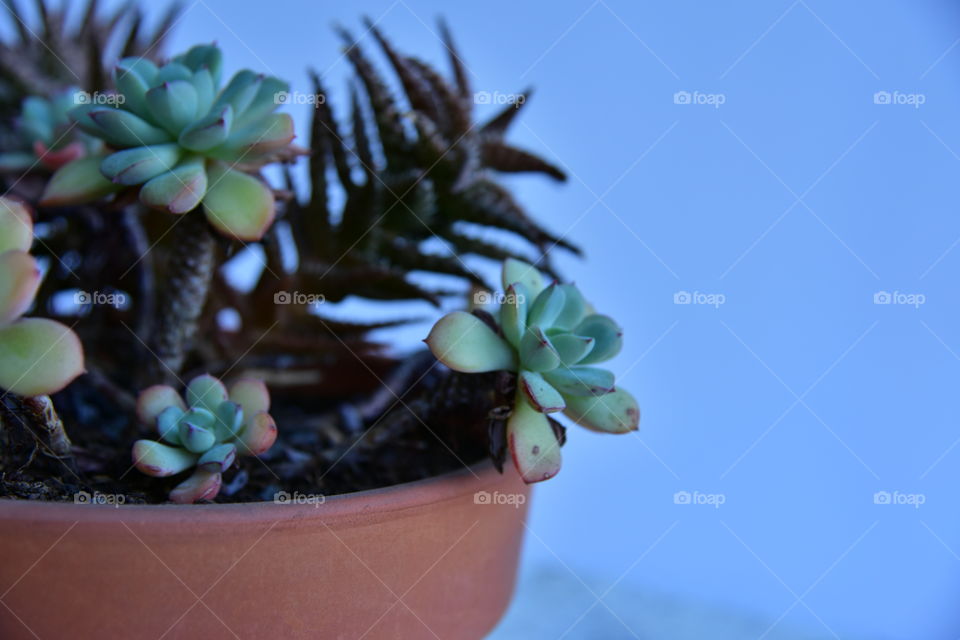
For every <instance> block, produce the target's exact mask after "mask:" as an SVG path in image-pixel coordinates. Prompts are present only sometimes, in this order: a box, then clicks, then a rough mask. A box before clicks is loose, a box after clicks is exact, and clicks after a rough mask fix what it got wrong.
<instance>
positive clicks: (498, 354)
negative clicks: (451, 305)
mask: <svg viewBox="0 0 960 640" xmlns="http://www.w3.org/2000/svg"><path fill="white" fill-rule="evenodd" d="M426 343H427V346H428V347H430V351H432V352H433V355H434V356H435V357H436V358H437V360H439V361H440V362H442V363H443V364H445V365H447V366H448V367H450V368H451V369H453V370H454V371H462V372H463V373H483V372H485V371H499V370H507V371H513V370H515V369H516V367H517V358H516V353H515V351H514V349H513V347H511V346H510V345H509V344H507V342H506V341H505V340H504V339H503V338H501V337H500V336H498V335H497V334H496V333H494V332H493V329H491V328H490V327H489V326H487V324H486V323H484V322H483V321H482V320H481V319H480V318H478V317H476V316H474V315H472V314H469V313H466V312H464V311H454V312H453V313H449V314H447V315H445V316H443V317H442V318H440V320H439V321H438V322H437V324H435V325H434V326H433V329H432V330H431V331H430V335H429V336H427V340H426Z"/></svg>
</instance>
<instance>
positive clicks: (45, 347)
mask: <svg viewBox="0 0 960 640" xmlns="http://www.w3.org/2000/svg"><path fill="white" fill-rule="evenodd" d="M32 243H33V216H32V215H31V214H30V211H29V210H27V208H26V207H25V206H24V205H22V204H21V203H19V202H16V201H15V200H11V199H9V198H5V197H0V390H3V391H4V392H9V393H15V394H17V395H20V396H27V397H32V396H42V395H48V394H51V393H55V392H57V391H60V390H61V389H63V388H64V387H65V386H67V385H68V384H70V383H71V382H73V380H74V379H75V378H76V377H77V376H79V375H80V374H81V373H83V370H84V364H83V347H82V346H81V344H80V339H79V338H78V337H77V335H76V334H75V333H74V332H73V331H71V330H70V328H69V327H66V326H64V325H62V324H60V323H59V322H54V321H53V320H47V319H46V318H23V317H22V316H23V314H24V313H26V312H27V310H28V309H30V307H31V306H32V305H33V301H34V298H35V297H36V295H37V290H38V289H39V288H40V280H41V273H40V269H39V266H38V265H37V261H36V259H35V258H34V257H33V256H31V255H30V253H29V249H30V245H31V244H32Z"/></svg>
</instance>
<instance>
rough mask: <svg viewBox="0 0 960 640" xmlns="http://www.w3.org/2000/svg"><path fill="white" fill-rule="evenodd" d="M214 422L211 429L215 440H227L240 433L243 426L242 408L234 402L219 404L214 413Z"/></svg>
mask: <svg viewBox="0 0 960 640" xmlns="http://www.w3.org/2000/svg"><path fill="white" fill-rule="evenodd" d="M215 415H216V418H217V420H216V422H215V423H214V426H213V429H214V433H215V434H216V436H217V440H227V439H229V438H232V437H234V436H235V435H237V433H239V432H240V427H241V426H242V425H243V408H242V407H241V406H240V405H238V404H237V403H236V402H230V401H229V400H228V401H226V402H221V403H220V406H219V407H217V410H216V412H215Z"/></svg>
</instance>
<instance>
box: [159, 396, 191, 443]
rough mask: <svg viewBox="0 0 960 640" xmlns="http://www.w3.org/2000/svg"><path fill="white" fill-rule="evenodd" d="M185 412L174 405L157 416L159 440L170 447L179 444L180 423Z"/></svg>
mask: <svg viewBox="0 0 960 640" xmlns="http://www.w3.org/2000/svg"><path fill="white" fill-rule="evenodd" d="M184 413H185V411H184V410H183V409H181V408H180V407H178V406H176V405H170V406H168V407H167V408H166V409H164V410H163V411H161V412H160V415H158V416H157V420H156V423H157V433H158V434H159V435H160V439H161V440H163V441H164V442H167V443H169V444H172V445H179V444H181V442H180V421H181V420H182V419H183V414H184Z"/></svg>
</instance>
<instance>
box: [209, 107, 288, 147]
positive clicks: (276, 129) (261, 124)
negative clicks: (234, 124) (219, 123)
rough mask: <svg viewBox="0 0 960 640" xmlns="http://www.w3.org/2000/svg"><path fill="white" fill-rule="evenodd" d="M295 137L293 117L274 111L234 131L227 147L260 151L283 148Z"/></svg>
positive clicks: (228, 139)
mask: <svg viewBox="0 0 960 640" xmlns="http://www.w3.org/2000/svg"><path fill="white" fill-rule="evenodd" d="M293 138H294V131H293V118H291V117H290V114H289V113H272V114H270V115H267V116H265V117H263V118H260V119H259V120H257V121H255V122H254V123H252V124H250V125H248V126H246V127H243V128H241V129H237V130H235V131H234V132H232V133H231V134H230V137H229V138H227V142H226V145H225V147H226V148H227V149H231V150H233V149H237V150H239V149H242V150H247V149H249V150H250V151H251V152H252V153H258V152H263V151H272V150H274V149H281V148H283V147H285V146H286V145H288V144H290V142H291V141H292V140H293Z"/></svg>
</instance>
